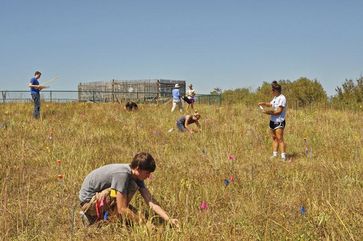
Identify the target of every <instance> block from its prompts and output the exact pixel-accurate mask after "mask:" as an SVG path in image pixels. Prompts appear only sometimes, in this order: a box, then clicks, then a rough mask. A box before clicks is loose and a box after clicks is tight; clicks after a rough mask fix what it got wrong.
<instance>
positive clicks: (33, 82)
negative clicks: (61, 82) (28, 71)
mask: <svg viewBox="0 0 363 241" xmlns="http://www.w3.org/2000/svg"><path fill="white" fill-rule="evenodd" d="M41 75H42V73H40V72H39V71H35V73H34V77H33V78H31V79H30V82H29V85H28V86H29V88H30V94H31V96H32V99H33V102H34V111H33V117H34V118H35V119H39V118H40V91H41V90H42V89H44V88H47V87H46V86H43V85H40V84H39V79H40V76H41Z"/></svg>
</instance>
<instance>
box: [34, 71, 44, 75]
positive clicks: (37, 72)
mask: <svg viewBox="0 0 363 241" xmlns="http://www.w3.org/2000/svg"><path fill="white" fill-rule="evenodd" d="M36 75H42V73H40V71H35V73H34V76H36Z"/></svg>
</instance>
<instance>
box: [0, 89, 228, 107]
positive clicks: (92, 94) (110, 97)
mask: <svg viewBox="0 0 363 241" xmlns="http://www.w3.org/2000/svg"><path fill="white" fill-rule="evenodd" d="M158 96H159V95H158V93H154V94H153V93H150V92H135V91H134V92H120V91H97V90H95V91H77V90H43V91H41V92H40V98H41V100H43V101H46V102H95V103H96V102H98V103H99V102H119V103H123V102H127V101H135V102H138V103H164V102H167V101H169V100H171V93H170V96H162V97H158ZM29 101H32V98H31V95H30V92H29V91H23V90H18V91H13V90H11V91H9V90H5V91H1V96H0V102H1V103H9V102H29ZM221 101H222V99H221V96H220V95H207V94H206V95H204V94H200V95H196V97H195V102H196V103H202V104H211V105H212V104H213V105H215V104H217V105H220V104H221Z"/></svg>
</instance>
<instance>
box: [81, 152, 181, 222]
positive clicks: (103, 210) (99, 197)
mask: <svg viewBox="0 0 363 241" xmlns="http://www.w3.org/2000/svg"><path fill="white" fill-rule="evenodd" d="M155 168H156V164H155V160H154V158H153V157H152V156H151V155H150V154H149V153H145V152H140V153H138V154H136V155H135V157H134V159H133V160H132V162H131V164H109V165H105V166H102V167H100V168H98V169H95V170H93V171H92V172H91V173H90V174H88V175H87V176H86V178H85V179H84V181H83V184H82V187H81V190H80V192H79V200H80V204H81V212H80V214H81V218H82V221H83V223H84V224H85V225H86V226H88V225H91V224H93V223H95V222H97V221H99V220H104V219H109V220H114V219H115V218H116V219H118V218H121V219H122V220H124V221H127V222H131V223H138V224H142V223H146V219H145V217H144V216H143V215H141V214H140V213H137V212H136V211H135V208H133V207H132V206H131V205H130V201H131V199H132V197H133V196H134V194H135V193H136V191H139V192H140V194H141V196H142V197H143V199H144V200H145V202H146V204H147V205H148V206H149V207H150V208H151V209H152V210H153V211H154V212H155V213H156V214H158V215H159V216H160V217H161V218H162V219H163V220H165V221H166V222H168V223H170V224H171V225H174V226H176V227H179V224H178V220H177V219H172V218H170V217H169V215H168V214H167V213H166V212H165V211H164V210H163V209H162V208H161V207H160V206H159V204H158V203H157V201H156V200H155V199H153V197H152V196H151V194H150V192H149V190H148V189H147V187H146V186H145V183H144V180H145V179H147V178H149V177H150V174H151V173H152V172H154V171H155Z"/></svg>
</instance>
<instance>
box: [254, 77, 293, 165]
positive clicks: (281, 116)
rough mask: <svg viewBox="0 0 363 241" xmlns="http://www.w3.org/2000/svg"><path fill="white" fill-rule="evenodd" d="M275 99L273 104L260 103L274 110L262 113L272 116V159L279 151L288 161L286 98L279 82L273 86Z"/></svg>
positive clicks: (284, 159) (273, 83) (275, 82)
mask: <svg viewBox="0 0 363 241" xmlns="http://www.w3.org/2000/svg"><path fill="white" fill-rule="evenodd" d="M271 87H272V94H273V96H274V98H273V99H272V101H271V102H259V103H258V105H259V106H267V107H272V108H273V110H263V111H262V112H263V113H265V114H267V115H270V116H271V117H270V129H271V135H272V140H273V142H272V158H276V157H277V153H278V150H280V152H281V158H282V160H283V161H286V145H285V142H284V129H285V125H286V122H285V115H286V108H287V103H286V97H285V96H284V95H283V94H281V90H282V89H281V85H279V84H278V83H277V81H273V82H272V84H271Z"/></svg>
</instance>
